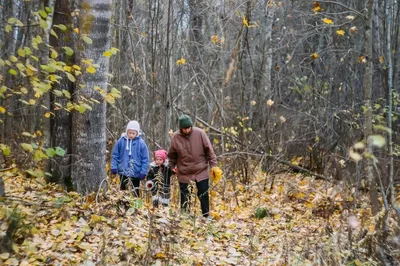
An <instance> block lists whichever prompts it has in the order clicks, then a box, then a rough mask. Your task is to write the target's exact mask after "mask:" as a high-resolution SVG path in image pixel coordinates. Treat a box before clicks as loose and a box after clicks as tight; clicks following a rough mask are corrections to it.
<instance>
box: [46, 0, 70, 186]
mask: <svg viewBox="0 0 400 266" xmlns="http://www.w3.org/2000/svg"><path fill="white" fill-rule="evenodd" d="M54 24H56V25H58V24H63V25H65V26H67V27H71V25H72V19H71V3H70V1H67V0H65V1H56V5H55V12H54ZM54 30H55V32H56V33H57V35H58V38H55V37H54V36H51V38H50V44H51V45H52V46H53V48H54V49H55V50H56V51H57V52H58V54H59V60H60V61H62V62H65V63H66V64H67V65H68V66H72V65H73V63H74V58H72V57H70V56H67V55H66V54H65V53H64V50H63V48H62V47H66V46H67V47H73V41H72V34H71V32H72V30H73V29H71V28H69V30H67V31H62V30H59V29H57V28H55V29H54ZM53 90H59V91H65V92H69V93H70V94H71V95H72V94H73V91H74V84H73V83H72V82H70V81H69V80H68V78H67V77H66V76H65V75H63V77H62V79H61V81H60V83H55V84H54V86H53ZM50 97H51V99H50V101H51V110H52V112H53V113H54V114H55V116H54V117H53V118H52V119H51V125H50V136H51V147H57V146H58V147H61V148H63V149H64V150H65V151H66V155H65V156H64V157H59V156H56V157H54V158H53V160H51V162H50V173H51V174H52V176H51V177H50V178H49V179H48V181H51V182H56V183H60V184H63V185H66V186H67V187H71V186H72V184H71V113H70V112H68V111H67V110H66V109H64V108H60V107H59V106H58V105H61V106H64V107H66V106H67V104H68V102H69V99H68V98H67V97H65V96H62V97H57V96H56V94H53V93H51V94H50Z"/></svg>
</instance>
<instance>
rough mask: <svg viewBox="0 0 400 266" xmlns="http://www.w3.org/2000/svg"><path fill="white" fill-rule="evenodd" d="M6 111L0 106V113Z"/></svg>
mask: <svg viewBox="0 0 400 266" xmlns="http://www.w3.org/2000/svg"><path fill="white" fill-rule="evenodd" d="M5 112H6V109H5V108H4V107H3V106H0V113H2V114H4V113H5Z"/></svg>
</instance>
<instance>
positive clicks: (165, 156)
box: [154, 150, 168, 163]
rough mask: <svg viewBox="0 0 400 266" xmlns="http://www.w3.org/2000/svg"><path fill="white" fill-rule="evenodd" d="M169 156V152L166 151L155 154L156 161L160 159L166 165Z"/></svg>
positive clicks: (158, 151)
mask: <svg viewBox="0 0 400 266" xmlns="http://www.w3.org/2000/svg"><path fill="white" fill-rule="evenodd" d="M167 154H168V152H167V151H166V150H157V151H155V152H154V159H155V158H158V157H159V158H161V159H162V160H163V163H164V162H165V160H166V159H167Z"/></svg>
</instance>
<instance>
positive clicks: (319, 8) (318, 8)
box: [312, 1, 322, 12]
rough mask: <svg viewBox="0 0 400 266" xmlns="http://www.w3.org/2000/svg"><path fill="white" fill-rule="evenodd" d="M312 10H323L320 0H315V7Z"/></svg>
mask: <svg viewBox="0 0 400 266" xmlns="http://www.w3.org/2000/svg"><path fill="white" fill-rule="evenodd" d="M312 11H314V12H318V11H322V8H321V6H320V5H319V3H318V1H315V2H314V7H313V9H312Z"/></svg>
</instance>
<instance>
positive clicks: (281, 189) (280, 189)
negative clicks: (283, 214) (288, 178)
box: [278, 184, 285, 194]
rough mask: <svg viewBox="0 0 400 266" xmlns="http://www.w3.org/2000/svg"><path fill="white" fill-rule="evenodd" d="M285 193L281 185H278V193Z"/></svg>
mask: <svg viewBox="0 0 400 266" xmlns="http://www.w3.org/2000/svg"><path fill="white" fill-rule="evenodd" d="M284 192H285V186H284V185H283V184H280V185H279V187H278V193H279V194H282V193H284Z"/></svg>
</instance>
